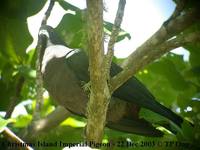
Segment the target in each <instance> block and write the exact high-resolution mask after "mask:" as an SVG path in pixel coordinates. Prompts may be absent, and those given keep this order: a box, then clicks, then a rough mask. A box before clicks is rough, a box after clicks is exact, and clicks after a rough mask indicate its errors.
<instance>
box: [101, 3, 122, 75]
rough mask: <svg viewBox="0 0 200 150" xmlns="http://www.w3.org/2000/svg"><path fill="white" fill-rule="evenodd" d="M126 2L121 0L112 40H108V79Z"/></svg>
mask: <svg viewBox="0 0 200 150" xmlns="http://www.w3.org/2000/svg"><path fill="white" fill-rule="evenodd" d="M125 4H126V0H119V4H118V9H117V14H116V17H115V22H114V26H113V29H112V33H111V36H110V40H109V42H108V51H107V55H106V56H105V69H106V70H105V72H106V73H107V75H106V76H107V78H108V79H109V78H110V77H109V76H110V67H111V63H112V57H113V55H114V44H115V42H116V40H117V36H118V34H119V31H120V26H121V23H122V19H123V16H124V9H125Z"/></svg>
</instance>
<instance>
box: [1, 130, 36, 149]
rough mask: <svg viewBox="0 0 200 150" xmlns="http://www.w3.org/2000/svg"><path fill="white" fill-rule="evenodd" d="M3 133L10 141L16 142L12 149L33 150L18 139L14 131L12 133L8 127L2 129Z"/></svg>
mask: <svg viewBox="0 0 200 150" xmlns="http://www.w3.org/2000/svg"><path fill="white" fill-rule="evenodd" d="M2 133H3V135H4V136H5V137H6V138H7V139H8V140H9V141H11V142H12V143H16V144H17V145H15V146H14V147H12V148H13V149H22V148H23V149H25V150H33V148H31V147H30V146H29V145H28V144H26V143H25V142H24V141H23V140H22V139H20V138H19V137H18V136H17V135H16V134H15V133H13V132H12V131H11V130H10V129H9V128H7V127H6V128H5V129H4V130H3V132H2Z"/></svg>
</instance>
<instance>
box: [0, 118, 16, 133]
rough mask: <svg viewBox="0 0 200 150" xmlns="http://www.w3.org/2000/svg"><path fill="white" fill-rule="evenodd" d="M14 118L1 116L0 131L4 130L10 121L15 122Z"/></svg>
mask: <svg viewBox="0 0 200 150" xmlns="http://www.w3.org/2000/svg"><path fill="white" fill-rule="evenodd" d="M13 121H14V120H13V119H7V120H6V119H3V118H2V117H1V116H0V133H1V132H2V131H3V130H4V128H5V127H6V126H7V125H8V124H9V123H10V122H13Z"/></svg>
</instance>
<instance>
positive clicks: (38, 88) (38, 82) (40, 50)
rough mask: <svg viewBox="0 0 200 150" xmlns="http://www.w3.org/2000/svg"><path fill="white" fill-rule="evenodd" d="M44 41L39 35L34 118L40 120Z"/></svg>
mask: <svg viewBox="0 0 200 150" xmlns="http://www.w3.org/2000/svg"><path fill="white" fill-rule="evenodd" d="M54 3H55V0H51V1H50V3H49V7H48V9H47V11H46V12H45V15H44V17H43V20H42V23H41V26H42V25H46V23H47V20H48V18H49V16H50V14H51V11H52V9H53V6H54ZM42 42H43V40H41V39H40V37H38V43H37V46H36V52H37V60H36V92H37V95H36V100H37V102H36V108H35V111H34V115H33V120H38V119H39V118H40V110H41V107H42V105H43V81H42V73H41V69H40V66H41V58H42V57H43V56H42V55H43V51H44V50H43V48H44V47H43V45H44V43H42Z"/></svg>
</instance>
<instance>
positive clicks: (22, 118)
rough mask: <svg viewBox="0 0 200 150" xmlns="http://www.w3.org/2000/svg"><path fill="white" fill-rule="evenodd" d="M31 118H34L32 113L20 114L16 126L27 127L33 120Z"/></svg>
mask: <svg viewBox="0 0 200 150" xmlns="http://www.w3.org/2000/svg"><path fill="white" fill-rule="evenodd" d="M31 120H32V115H19V116H18V117H17V118H16V122H15V124H14V127H16V128H23V127H27V126H28V125H29V123H30V122H31Z"/></svg>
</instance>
